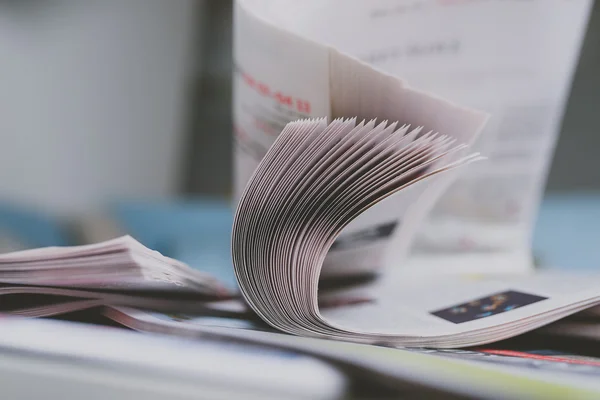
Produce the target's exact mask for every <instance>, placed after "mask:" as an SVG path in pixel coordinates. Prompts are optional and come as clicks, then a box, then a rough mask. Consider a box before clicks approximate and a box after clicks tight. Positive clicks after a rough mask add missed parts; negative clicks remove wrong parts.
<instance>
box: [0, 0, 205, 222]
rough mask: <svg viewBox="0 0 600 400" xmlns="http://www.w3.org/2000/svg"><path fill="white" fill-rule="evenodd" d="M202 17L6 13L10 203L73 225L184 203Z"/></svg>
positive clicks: (186, 11) (60, 1) (1, 187)
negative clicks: (90, 216) (106, 209)
mask: <svg viewBox="0 0 600 400" xmlns="http://www.w3.org/2000/svg"><path fill="white" fill-rule="evenodd" d="M195 11H196V2H194V1H193V0H173V1H165V0H87V1H79V0H45V1H41V0H38V1H35V0H25V1H22V0H21V1H2V2H0V202H1V201H3V200H9V201H16V202H20V203H27V204H33V205H36V206H38V207H40V208H42V209H46V210H49V211H52V212H56V213H60V214H72V213H78V212H82V211H89V210H90V209H93V208H95V207H98V206H100V205H102V204H104V203H105V202H106V201H110V200H113V199H115V198H121V197H165V196H169V195H172V194H174V193H175V191H176V189H177V188H178V185H179V181H178V179H179V172H180V171H179V167H180V165H179V164H180V160H179V155H180V152H181V150H182V149H181V147H182V139H183V136H182V130H183V126H182V117H183V112H184V106H185V101H186V99H185V88H186V79H187V77H188V75H189V72H190V71H189V69H190V68H189V65H190V63H189V61H190V59H191V56H192V54H191V50H192V49H193V46H194V43H193V40H194V39H195V38H194V36H193V33H194V32H193V24H194V18H195V15H194V12H195Z"/></svg>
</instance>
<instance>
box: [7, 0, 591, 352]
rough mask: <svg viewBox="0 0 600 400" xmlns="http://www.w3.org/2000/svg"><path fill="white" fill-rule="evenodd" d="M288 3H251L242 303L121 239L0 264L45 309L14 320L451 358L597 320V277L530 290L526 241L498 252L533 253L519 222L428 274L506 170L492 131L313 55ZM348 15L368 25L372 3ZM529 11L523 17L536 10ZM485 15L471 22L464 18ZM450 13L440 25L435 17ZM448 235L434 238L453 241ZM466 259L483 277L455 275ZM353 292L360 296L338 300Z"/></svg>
mask: <svg viewBox="0 0 600 400" xmlns="http://www.w3.org/2000/svg"><path fill="white" fill-rule="evenodd" d="M284 3H288V2H286V1H282V2H268V1H259V0H239V1H237V2H236V9H235V29H236V34H235V38H236V42H235V59H236V60H235V61H236V77H235V80H236V92H235V93H236V101H235V105H234V109H235V110H234V111H235V120H236V121H235V124H236V130H237V135H236V140H237V142H238V146H239V150H240V151H241V152H242V153H243V154H244V155H241V153H240V157H238V172H237V173H236V178H237V179H238V181H237V186H238V189H239V188H240V187H243V190H238V205H237V210H236V213H235V219H234V224H233V234H232V238H231V253H232V261H233V270H234V271H235V275H236V278H237V282H238V285H239V292H238V291H231V290H230V289H227V288H225V287H224V286H223V285H221V284H220V283H219V282H218V281H217V280H215V279H213V278H211V277H210V276H208V275H207V274H204V273H201V272H199V271H196V270H193V269H191V268H189V267H187V266H186V265H185V264H183V263H181V262H179V261H176V260H173V259H169V258H167V257H163V256H162V255H161V254H159V253H157V252H155V251H152V250H149V249H147V248H145V247H144V246H143V245H141V244H140V243H138V242H136V241H135V240H134V239H132V238H130V237H122V238H119V239H114V240H111V241H108V242H104V243H99V244H93V245H87V246H81V247H74V248H49V249H37V250H28V251H23V252H19V253H12V254H5V255H1V256H0V282H3V285H1V286H0V295H4V296H5V297H4V298H5V299H8V298H15V296H18V295H24V294H29V295H30V298H31V299H32V300H31V301H29V302H28V303H27V304H22V303H19V302H14V307H11V305H12V303H11V302H10V301H7V302H5V306H6V307H7V308H6V307H5V310H6V309H8V310H9V311H10V312H12V313H14V314H19V315H27V316H50V315H57V314H63V313H65V312H71V311H73V310H77V309H84V308H90V307H96V306H99V305H110V306H117V307H134V308H139V309H146V310H151V311H155V312H156V311H158V312H165V313H169V312H190V313H192V314H193V313H198V314H202V313H204V314H206V315H211V314H219V313H226V314H227V313H228V314H229V315H239V314H245V315H254V316H258V318H260V320H262V321H263V322H265V323H266V324H268V326H270V327H271V328H273V329H276V330H279V331H283V332H287V333H291V334H295V335H302V336H312V337H319V338H330V339H339V340H345V341H353V342H361V343H372V344H386V345H390V346H403V347H438V348H450V347H467V346H474V345H479V344H483V343H490V342H495V341H498V340H501V339H505V338H508V337H512V336H516V335H519V334H521V333H523V332H527V331H531V330H533V329H536V328H538V327H541V326H544V325H547V324H549V323H551V322H553V321H556V320H558V319H561V318H564V317H566V316H569V315H571V314H574V313H577V312H580V311H582V310H585V309H589V308H592V307H594V306H595V305H597V304H599V302H600V292H599V291H598V289H597V282H598V277H595V276H588V275H586V276H583V275H562V274H561V275H557V274H541V275H537V274H529V273H525V272H530V267H531V265H530V264H529V263H528V262H526V259H528V256H527V254H528V253H529V248H528V243H527V241H526V240H524V241H521V240H519V243H516V244H515V243H513V244H515V245H514V246H512V245H511V246H508V247H504V248H502V249H501V250H500V251H496V250H497V249H496V250H493V249H492V248H488V249H487V250H486V249H485V247H486V244H485V243H484V242H486V241H487V239H489V235H487V234H485V232H488V233H490V232H493V233H494V234H495V235H500V236H502V235H504V234H507V235H508V236H509V237H511V238H515V237H518V238H524V237H525V236H527V234H524V235H522V234H523V233H525V232H526V231H528V230H529V227H528V226H526V225H524V224H522V223H521V222H522V221H521V222H518V223H516V224H512V222H511V223H510V224H509V225H507V226H510V229H508V230H509V231H512V232H513V233H509V232H508V231H507V230H505V229H503V228H502V227H499V226H498V225H496V224H494V223H493V224H491V225H490V226H489V227H488V228H489V229H487V228H486V229H483V230H481V229H477V230H475V231H473V232H472V233H476V236H477V237H478V238H479V236H481V238H483V239H485V240H483V241H482V242H481V243H479V245H478V246H476V247H477V248H476V249H473V248H470V250H474V251H468V252H466V253H465V252H458V253H456V252H450V253H452V254H450V253H448V254H446V253H443V252H442V253H440V252H438V251H433V252H432V253H433V254H434V256H433V257H431V258H429V259H428V262H427V263H425V264H414V263H413V257H412V254H410V250H411V249H412V247H413V245H414V244H415V243H416V242H418V236H419V232H421V231H420V229H422V228H423V226H424V225H428V224H430V222H431V221H430V220H429V219H428V218H429V216H430V215H431V213H432V212H433V210H434V208H435V207H438V206H439V204H442V203H444V202H447V201H448V199H447V197H445V196H446V195H447V194H448V193H449V190H450V191H452V190H453V189H452V187H454V186H455V185H456V184H457V182H459V181H461V179H463V178H464V176H465V175H468V174H470V173H472V172H473V171H488V170H486V168H488V167H489V165H490V164H493V163H494V156H493V155H492V156H491V158H490V157H488V156H489V154H487V152H485V151H483V152H482V155H481V156H480V155H479V154H478V153H477V149H480V146H478V145H477V143H479V140H480V137H481V136H485V135H489V126H488V125H487V123H488V120H489V119H490V118H489V115H488V114H487V113H486V112H483V111H479V110H477V109H475V108H472V107H466V106H463V105H461V104H459V103H456V102H454V101H449V100H447V99H445V98H442V97H441V96H438V95H437V94H434V93H432V92H431V91H425V90H421V89H416V88H415V87H413V86H411V85H409V84H408V83H407V82H405V81H402V80H400V79H399V78H397V77H396V76H395V75H392V74H390V73H388V72H384V71H383V70H381V69H377V68H374V67H373V66H372V65H370V64H369V63H367V62H365V61H364V60H363V61H361V60H358V59H357V58H355V57H354V56H352V55H350V54H348V53H344V52H342V51H340V50H338V49H337V48H335V47H332V46H331V45H329V44H321V43H319V42H318V41H316V37H312V38H305V37H304V36H302V35H301V34H300V31H302V26H300V25H301V24H300V22H301V21H304V19H303V18H304V17H302V15H304V14H301V13H300V14H294V17H295V18H296V17H297V20H296V22H297V24H296V25H295V26H294V28H293V29H292V30H293V31H294V32H289V31H286V30H284V29H283V25H282V21H284V20H285V18H284V17H285V16H286V15H287V16H289V15H288V14H286V13H285V12H284V9H283V8H280V6H281V5H282V4H284ZM330 3H331V4H333V2H323V3H321V2H319V3H317V2H307V3H306V4H304V3H303V6H298V7H300V8H302V7H308V8H307V10H310V7H317V8H318V7H320V6H318V4H322V5H323V4H324V5H323V7H325V8H327V7H328V6H327V5H328V4H330ZM376 3H377V4H378V3H380V2H369V4H371V6H373V4H376ZM491 3H492V2H486V3H485V4H488V5H487V6H486V5H481V6H480V7H488V6H489V7H491V6H490V5H489V4H491ZM504 3H506V2H501V4H504ZM563 3H564V4H563ZM345 4H347V5H348V7H349V8H348V9H346V11H348V10H354V11H356V10H359V9H361V7H365V4H366V2H356V1H349V2H347V3H345ZM361 4H362V5H361ZM494 4H495V3H494ZM499 4H500V3H499ZM527 4H529V5H523V6H522V7H539V2H535V1H533V2H528V3H527ZM544 4H545V3H544ZM560 4H561V5H560V6H558V5H553V8H551V9H552V10H554V11H553V12H558V11H561V10H562V11H564V12H567V11H569V12H570V13H571V14H570V15H571V17H573V18H575V17H578V18H579V19H583V17H584V16H585V15H586V13H587V11H588V8H589V3H588V2H577V3H576V2H561V3H560ZM309 5H311V6H310V7H309ZM371 6H369V7H371ZM471 6H472V5H469V6H464V7H467V8H466V9H463V10H462V11H463V12H465V13H466V14H465V15H470V14H469V13H470V11H468V10H469V7H471ZM436 7H437V6H436ZM436 7H432V8H431V9H428V10H429V11H427V13H430V14H431V15H430V14H426V15H429V17H431V18H433V17H432V16H435V15H438V13H439V12H440V10H439V9H438V8H436ZM494 7H500V8H502V7H505V5H497V6H494ZM528 10H529V11H531V10H530V9H529V8H528ZM354 11H353V12H354ZM480 11H481V10H480ZM490 11H491V10H487V12H486V13H483V15H489V12H490ZM419 12H420V11H419ZM309 14H310V15H314V14H312V13H309ZM361 15H362V14H361ZM457 15H463V14H457ZM463 16H464V15H463ZM282 18H283V19H282ZM292 25H293V24H291V22H290V26H292ZM317 25H318V24H317V23H315V24H314V25H313V26H315V27H316V26H317ZM340 26H344V24H342V25H340ZM338 28H339V26H337V27H336V29H338ZM305 33H306V32H305ZM338 33H339V32H338ZM579 34H580V29H579V28H578V29H573V32H571V33H570V36H569V38H570V39H569V40H570V41H567V42H569V43H566V42H565V43H561V46H564V48H566V47H567V46H566V44H569V45H573V43H572V42H575V41H576V40H577V39H578V37H579ZM305 36H306V35H305ZM308 36H311V35H308ZM332 40H333V39H332ZM342 47H343V46H342ZM571 47H576V46H571ZM561 48H562V47H561ZM565 51H566V50H565ZM569 54H570V56H571V57H566V58H568V60H570V61H568V62H569V63H571V62H572V59H573V58H574V57H572V56H574V54H571V53H569ZM275 58H276V59H277V60H278V62H274V59H275ZM565 62H567V61H565ZM282 63H283V64H286V63H287V64H286V65H287V67H288V68H289V69H290V71H288V73H284V72H283V71H281V68H283V67H284V65H282ZM566 69H568V68H566ZM292 76H293V79H292V78H290V77H292ZM561 76H563V77H564V78H565V80H566V77H567V76H568V74H567V73H566V72H565V73H564V74H562V75H561ZM269 80H270V81H269ZM267 81H268V82H267ZM277 88H279V89H277ZM284 89H285V90H284ZM442 92H443V90H442ZM558 92H559V90H558V89H556V93H558ZM288 93H295V94H296V95H297V96H296V95H294V96H292V97H290V96H291V95H290V94H288ZM556 93H555V94H556ZM288 106H291V107H292V108H294V110H295V111H294V110H290V108H289V107H288ZM306 116H310V117H311V118H304V117H306ZM289 120H292V122H288V121H289ZM257 126H259V127H261V129H260V133H259V132H258V131H256V129H255V128H257ZM267 128H268V132H267V131H265V129H267ZM261 135H262V136H261ZM261 137H262V139H261ZM488 172H489V171H488ZM538 172H539V171H538ZM538 172H536V174H538ZM536 176H537V175H536ZM486 179H488V178H486ZM490 179H491V177H490ZM492 181H493V180H492ZM463 183H464V182H463ZM459 186H460V185H459ZM477 187H478V186H475V188H477ZM470 190H473V188H471V189H470ZM477 190H481V191H485V190H486V188H485V187H481V188H480V189H477ZM531 199H532V197H531V196H529V200H527V202H530V200H531ZM483 205H485V204H483ZM451 208H452V207H451ZM524 218H525V219H526V220H527V219H529V217H524ZM485 221H490V220H489V219H486V218H483V219H481V220H480V221H479V222H485ZM513 222H514V221H513ZM454 223H456V224H457V225H456V224H455V225H456V226H458V227H461V226H466V225H468V223H467V222H466V221H462V220H460V219H458V220H455V221H454ZM454 223H453V224H454ZM465 224H466V225H465ZM483 225H485V224H483ZM483 225H481V224H479V225H478V226H479V228H481V227H482V226H483ZM430 227H431V226H430ZM434 228H435V229H433V231H430V233H432V232H433V233H435V231H440V232H441V231H443V229H442V227H441V226H438V225H435V224H434ZM505 228H506V227H505ZM484 231H485V232H484ZM517 231H518V232H519V233H515V232H517ZM488 244H489V243H488ZM488 250H489V251H488ZM515 254H518V255H519V256H518V257H517V258H514V257H513V256H514V255H515ZM455 256H457V257H458V258H457V257H455ZM457 260H462V261H461V262H463V263H464V264H465V265H466V264H469V265H471V266H474V267H473V268H471V267H468V268H465V270H466V271H471V272H473V271H478V272H479V273H480V274H479V275H476V276H473V275H464V274H457V272H460V271H461V269H460V268H458V269H456V268H454V267H455V266H456V261H457ZM489 266H492V267H491V268H488V267H489ZM463 272H464V271H463ZM492 272H495V273H496V274H491V273H492ZM517 272H518V273H517ZM448 273H450V274H448ZM498 273H502V275H497V274H498ZM511 273H512V275H511ZM373 276H375V277H376V279H372V280H370V281H369V280H367V281H365V282H360V279H361V278H364V277H373ZM347 279H358V281H359V283H357V284H352V285H342V284H341V283H340V282H342V281H344V280H347ZM32 296H33V297H32ZM48 296H50V297H52V298H53V299H55V300H53V301H52V302H50V303H49V302H48V301H47V299H48V298H49V297H48ZM21 298H22V296H21ZM564 329H567V328H564Z"/></svg>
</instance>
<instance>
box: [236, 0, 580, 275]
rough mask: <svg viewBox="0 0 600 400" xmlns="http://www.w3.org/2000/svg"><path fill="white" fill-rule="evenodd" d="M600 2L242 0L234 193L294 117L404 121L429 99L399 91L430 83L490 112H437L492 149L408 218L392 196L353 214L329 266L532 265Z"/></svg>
mask: <svg viewBox="0 0 600 400" xmlns="http://www.w3.org/2000/svg"><path fill="white" fill-rule="evenodd" d="M591 5H592V2H591V1H590V0H578V1H562V0H544V1H542V0H531V1H458V0H372V1H362V0H345V1H341V0H337V1H336V0H306V1H302V2H295V1H291V0H277V1H269V0H238V1H237V2H236V7H235V21H234V27H235V34H234V61H235V76H234V129H235V139H236V140H235V143H236V144H235V163H236V166H235V190H236V195H237V197H239V195H240V193H241V191H242V190H243V188H244V186H245V184H246V183H247V181H248V180H249V179H250V176H251V175H252V173H253V172H254V170H255V168H256V167H257V165H258V163H259V161H260V160H261V159H262V157H263V156H264V154H265V152H266V150H267V149H268V148H269V147H270V145H271V144H272V143H273V141H274V140H275V138H276V137H277V135H278V134H279V132H281V130H282V128H283V126H284V125H285V124H286V123H287V122H289V121H292V120H296V119H299V118H305V117H329V118H335V117H353V116H358V117H359V118H367V119H370V118H378V119H379V120H384V119H389V120H392V121H400V122H403V120H405V118H404V117H406V116H407V115H410V117H411V118H410V119H409V120H410V121H412V123H413V124H415V123H421V122H419V117H418V115H416V114H418V112H417V111H418V110H406V109H405V108H403V104H399V99H403V98H406V96H405V95H406V93H417V92H418V90H426V91H430V92H433V93H435V94H436V95H438V96H441V97H443V98H444V99H447V100H450V101H452V102H456V103H458V104H461V105H463V106H468V107H473V108H474V109H478V110H483V111H486V112H487V113H489V114H490V115H491V118H490V119H489V121H488V122H487V124H485V127H484V128H483V131H482V132H479V128H481V127H482V126H483V123H482V121H480V120H478V121H479V123H481V124H480V125H479V126H476V125H472V126H468V127H466V128H465V127H464V126H463V125H462V124H460V123H457V125H456V126H458V127H461V128H462V129H463V130H464V132H446V130H447V129H451V128H450V124H449V121H450V119H449V118H446V119H444V118H442V119H440V120H439V121H431V120H428V121H427V124H426V126H427V127H428V129H433V130H435V131H439V132H441V133H448V134H450V135H453V136H457V135H460V134H461V133H463V134H464V135H466V137H462V138H461V139H462V140H463V141H466V142H469V141H470V140H473V141H474V142H475V143H474V147H473V150H475V151H479V152H481V153H482V154H483V155H485V156H487V157H488V160H487V161H486V162H481V163H477V164H476V165H473V166H467V167H465V168H461V169H460V171H459V173H457V174H456V179H452V180H450V179H449V180H447V182H446V183H445V184H444V185H437V189H436V190H437V191H439V192H440V193H437V194H435V193H429V194H428V195H427V196H426V197H425V198H424V199H422V200H423V201H419V202H418V203H419V204H418V206H415V207H413V209H411V210H410V212H402V214H403V215H404V216H405V219H404V220H399V215H400V214H401V213H394V205H393V204H391V205H388V206H387V207H384V206H382V207H380V208H378V209H376V210H373V212H371V213H370V214H368V215H365V216H363V218H362V220H361V221H356V223H354V224H353V225H351V226H348V227H347V230H346V231H344V232H343V233H342V235H341V236H340V238H339V239H338V241H337V242H336V243H335V244H334V245H333V246H332V248H331V250H330V253H329V255H328V258H327V259H326V261H325V267H324V270H323V273H324V274H325V273H328V272H330V273H335V272H336V271H339V270H340V265H343V268H344V271H345V273H364V272H369V271H371V272H372V271H374V270H378V269H380V268H381V267H382V266H383V265H384V264H387V265H388V266H391V267H399V266H402V267H406V270H410V271H416V270H419V271H421V272H428V271H431V270H432V269H433V271H436V272H440V271H442V270H443V271H452V272H458V271H462V272H472V271H477V272H525V271H528V270H529V269H530V268H531V266H532V262H531V254H530V236H531V230H532V223H533V219H534V217H535V213H536V211H537V207H538V203H539V198H540V195H541V193H542V190H543V186H544V182H545V177H546V173H547V170H548V167H549V162H550V159H551V156H552V151H553V147H554V144H555V142H556V137H557V134H558V129H559V126H560V122H561V117H562V112H563V109H564V102H565V100H566V97H567V95H568V91H569V85H570V81H571V76H572V73H573V70H574V66H575V63H576V60H577V57H578V53H579V48H580V44H581V41H582V37H583V34H584V31H585V27H586V22H587V18H588V15H589V12H590V9H591ZM371 67H373V68H371ZM399 77H400V78H402V79H403V80H402V81H401V80H400V79H399ZM405 91H406V92H405ZM348 99H354V100H351V101H349V100H348ZM408 103H410V102H408ZM414 121H416V122H414ZM474 121H475V119H474ZM439 195H441V197H440V196H439ZM425 200H427V201H425ZM427 203H431V204H427ZM406 216H408V217H406ZM407 225H410V229H402V226H404V227H406V226H407ZM417 228H418V229H417ZM409 246H410V249H411V257H410V258H409V260H408V261H404V262H403V260H402V257H403V256H404V253H405V252H406V250H407V248H408V247H409ZM384 249H385V252H384V251H383V250H384ZM417 267H418V268H417Z"/></svg>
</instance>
